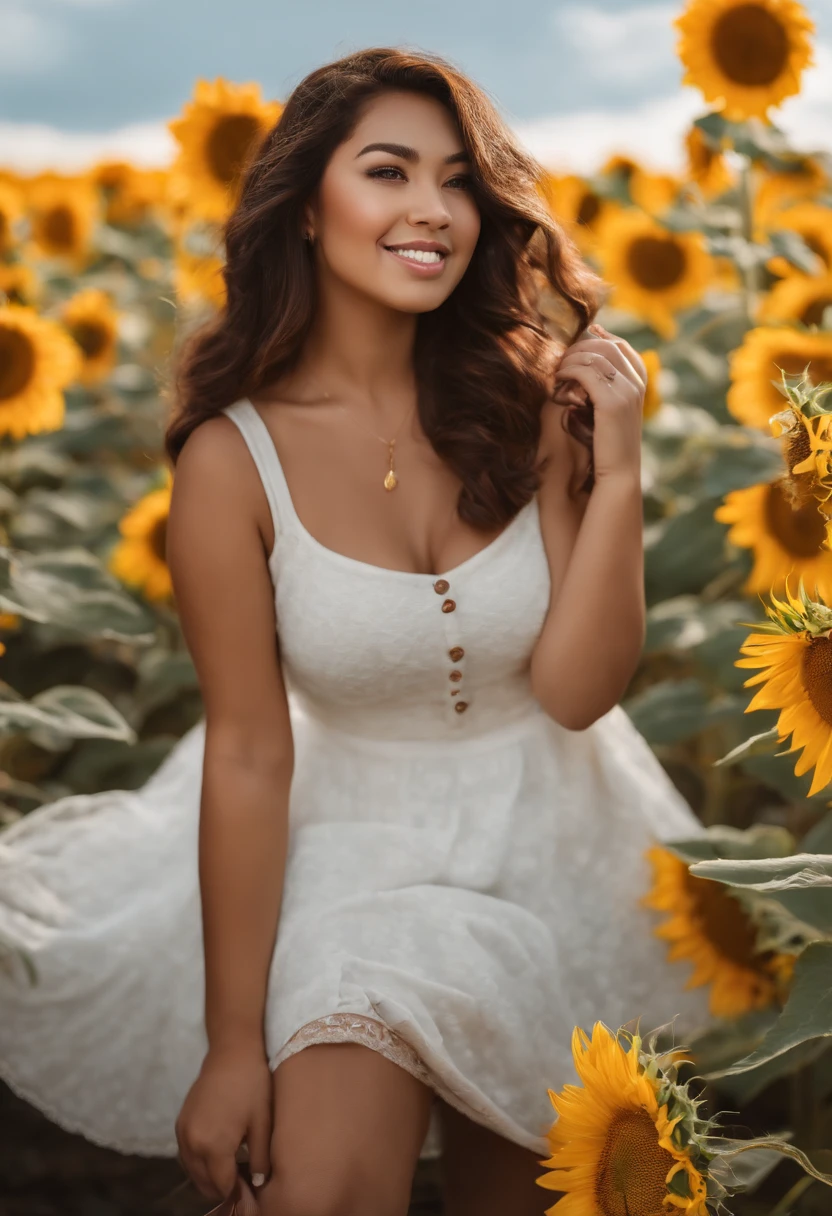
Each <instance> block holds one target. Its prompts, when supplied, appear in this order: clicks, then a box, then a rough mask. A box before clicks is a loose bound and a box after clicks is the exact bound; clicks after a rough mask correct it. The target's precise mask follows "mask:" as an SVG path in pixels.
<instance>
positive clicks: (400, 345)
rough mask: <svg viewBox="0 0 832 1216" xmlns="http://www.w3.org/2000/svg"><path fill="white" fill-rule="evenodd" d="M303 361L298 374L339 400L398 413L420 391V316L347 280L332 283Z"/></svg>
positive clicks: (378, 413) (378, 412)
mask: <svg viewBox="0 0 832 1216" xmlns="http://www.w3.org/2000/svg"><path fill="white" fill-rule="evenodd" d="M319 300H320V303H319V305H318V309H317V312H316V316H315V320H314V322H313V325H312V328H311V330H310V333H309V335H308V337H307V339H306V342H305V344H304V348H303V353H302V356H301V359H300V361H299V364H298V374H299V375H300V376H301V377H305V375H306V374H307V373H308V376H309V379H310V380H311V381H312V382H313V383H314V384H315V386H316V390H318V389H319V390H320V391H321V392H322V393H323V394H327V395H329V396H330V397H331V398H333V399H337V400H341V401H350V402H353V403H355V404H356V405H359V406H363V407H364V408H365V409H366V410H367V411H368V413H369V414H371V415H372V416H374V417H377V418H379V419H381V418H385V417H391V416H395V415H397V412H400V409H401V405H402V402H403V401H407V400H410V399H411V398H412V397H413V395H414V394H415V391H416V383H415V373H414V368H413V346H414V342H415V338H416V324H417V316H416V314H414V313H407V312H401V311H398V310H396V309H393V308H389V307H387V306H385V305H383V304H381V303H379V301H378V300H371V299H369V298H368V297H367V296H366V295H363V294H361V293H358V292H355V291H353V290H352V289H351V288H348V287H347V286H346V285H345V284H343V283H339V282H333V283H328V284H327V290H326V291H321V292H319Z"/></svg>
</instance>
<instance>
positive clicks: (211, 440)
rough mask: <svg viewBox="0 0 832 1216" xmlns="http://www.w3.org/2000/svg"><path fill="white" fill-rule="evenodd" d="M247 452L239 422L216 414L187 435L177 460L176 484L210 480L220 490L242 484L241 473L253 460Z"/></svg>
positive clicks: (224, 415) (175, 470)
mask: <svg viewBox="0 0 832 1216" xmlns="http://www.w3.org/2000/svg"><path fill="white" fill-rule="evenodd" d="M246 449H247V445H246V442H245V440H244V439H243V436H242V434H241V432H240V429H239V427H238V426H237V425H236V423H235V422H232V420H231V418H229V417H228V416H227V415H226V414H215V415H214V416H213V417H211V418H206V419H205V420H204V421H203V422H200V423H199V424H198V425H197V426H195V427H194V429H193V430H192V431H191V433H190V434H189V435H188V437H187V439H186V440H185V442H184V444H183V445H182V450H181V451H180V453H179V456H178V458H177V461H176V466H175V468H174V481H177V480H178V481H179V482H180V484H181V483H184V482H186V481H187V482H189V483H194V482H204V481H208V482H209V483H211V484H213V485H214V486H215V487H216V488H217V489H220V488H221V487H224V486H226V485H230V484H231V483H232V482H239V480H240V472H241V471H243V470H245V469H246V467H247V466H246V462H247V461H250V456H249V455H248V453H247V450H246Z"/></svg>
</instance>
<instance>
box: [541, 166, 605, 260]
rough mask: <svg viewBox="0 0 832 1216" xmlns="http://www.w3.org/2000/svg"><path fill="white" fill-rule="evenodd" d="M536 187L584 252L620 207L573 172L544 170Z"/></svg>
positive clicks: (592, 246)
mask: <svg viewBox="0 0 832 1216" xmlns="http://www.w3.org/2000/svg"><path fill="white" fill-rule="evenodd" d="M538 190H539V192H540V194H541V195H542V196H543V199H544V200H545V202H546V204H547V205H548V207H549V209H550V210H551V212H552V214H553V215H554V216H555V218H556V219H558V220H560V222H561V223H562V224H563V225H564V227H565V228H566V229H567V231H568V232H569V235H570V236H571V237H572V238H573V240H574V241H575V244H576V245H577V246H578V248H579V249H580V250H581V251H582V252H583V253H587V252H588V251H589V250H591V249H592V248H594V245H595V240H596V237H597V235H598V233H599V231H600V229H601V227H602V225H603V224H604V223H605V221H606V220H607V219H608V218H609V216H610V215H613V214H615V212H616V211H618V210H620V204H619V203H616V202H615V201H614V200H612V199H608V198H604V196H603V195H601V194H598V193H597V191H596V190H594V189H593V188H592V186H591V184H590V183H589V182H588V181H587V180H586V178H583V177H580V176H579V175H578V174H575V173H564V174H561V175H558V174H554V173H547V174H546V175H545V176H544V177H543V178H542V180H541V181H540V182H539V183H538Z"/></svg>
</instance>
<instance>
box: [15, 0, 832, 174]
mask: <svg viewBox="0 0 832 1216" xmlns="http://www.w3.org/2000/svg"><path fill="white" fill-rule="evenodd" d="M62 2H65V3H68V2H70V0H62ZM72 2H85V3H104V2H105V0H72ZM830 2H832V0H830ZM3 11H4V9H3V7H2V0H0V16H2V13H3ZM0 29H2V26H0ZM802 85H803V87H802V90H801V92H800V94H799V95H798V96H796V97H793V98H790V99H789V100H788V101H786V102H784V104H783V105H782V106H781V107H779V108H778V109H777V110H773V111H772V112H771V117H772V119H773V120H774V122H776V123H777V125H778V126H780V127H782V128H783V130H784V131H785V132H786V134H787V135H788V137H789V139H790V142H791V143H792V146H793V147H794V148H795V149H796V150H798V151H811V150H814V149H817V150H827V151H831V152H832V43H830V42H821V41H818V42H816V44H815V66H814V67H813V68H810V69H809V70H807V71H806V72H805V73H804V76H803V81H802ZM707 108H708V107H707V105H706V103H705V102H704V101H703V99H702V96H701V94H700V93H699V92H698V90H696V89H693V88H689V87H677V88H675V89H674V90H673V92H672V93H669V94H658V95H657V96H655V97H652V98H650V99H649V100H647V101H642V102H639V103H638V104H635V105H631V106H628V107H624V106H616V107H614V108H609V109H604V108H602V107H598V108H595V109H584V110H573V111H571V112H567V113H560V114H554V115H551V116H548V117H543V118H539V119H536V120H535V121H532V122H525V123H515V124H514V129H515V131H516V133H517V135H518V136H519V138H520V140H521V141H522V142H523V143H524V144H525V145H526V147H527V148H528V149H529V150H530V151H531V152H532V153H533V154H534V155H535V156H536V157H537V158H538V159H539V160H540V161H542V162H543V163H544V164H546V165H548V166H550V167H551V168H552V169H554V170H556V171H558V172H575V173H586V174H590V173H593V172H595V171H596V170H597V169H598V167H599V166H600V164H601V163H602V162H603V161H604V160H605V159H606V157H607V156H609V155H611V154H612V153H621V154H629V155H631V156H634V157H636V158H637V159H638V160H639V161H640V162H641V163H643V164H644V165H645V166H647V167H648V168H653V169H655V170H658V171H662V170H666V171H668V172H674V171H679V170H680V169H681V168H682V166H683V161H684V155H683V146H682V136H683V134H684V132H685V130H686V129H687V127H688V126H689V125H690V123H691V122H692V121H693V119H694V118H698V117H699V116H700V115H701V114H704V113H706V111H707ZM174 149H175V141H174V140H173V137H172V136H171V134H170V132H169V131H168V130H167V127H166V125H165V124H164V123H133V124H131V125H129V126H125V127H121V128H118V129H116V130H113V131H108V132H102V133H95V132H81V133H76V132H66V131H61V130H59V129H58V128H55V127H49V126H43V125H38V124H32V123H27V124H24V123H3V122H0V167H2V166H9V167H11V168H14V169H17V170H18V171H19V172H21V173H35V172H38V171H40V170H41V169H48V168H55V169H59V170H63V171H66V172H74V171H76V170H82V169H85V168H87V167H88V166H90V165H92V164H94V163H95V162H96V161H97V160H100V159H102V158H104V157H119V158H124V159H127V160H132V161H135V163H136V164H140V165H148V166H152V165H165V164H168V163H169V162H170V160H171V158H172V156H173V153H174Z"/></svg>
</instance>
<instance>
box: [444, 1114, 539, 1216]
mask: <svg viewBox="0 0 832 1216" xmlns="http://www.w3.org/2000/svg"><path fill="white" fill-rule="evenodd" d="M439 1118H440V1123H441V1128H442V1165H441V1173H442V1185H443V1197H444V1202H445V1216H506V1214H507V1213H509V1212H510V1213H511V1216H541V1213H543V1212H545V1210H546V1208H548V1207H551V1206H552V1192H551V1191H546V1190H544V1189H543V1188H542V1187H539V1186H538V1185H537V1183H536V1182H535V1179H536V1178H538V1177H539V1176H540V1175H541V1174H544V1173H545V1172H546V1171H545V1170H544V1169H543V1167H542V1166H540V1165H539V1164H538V1162H539V1161H540V1157H539V1155H538V1154H537V1153H533V1152H531V1151H530V1150H529V1149H527V1148H523V1147H522V1146H521V1145H519V1144H515V1143H514V1142H513V1141H511V1140H506V1139H505V1137H503V1136H498V1135H497V1133H496V1132H493V1131H491V1130H490V1129H489V1128H487V1127H482V1126H481V1124H479V1123H474V1122H473V1120H471V1119H468V1118H466V1116H465V1115H462V1114H460V1112H459V1111H457V1110H454V1108H453V1107H451V1106H448V1104H447V1103H446V1102H440V1104H439Z"/></svg>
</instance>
